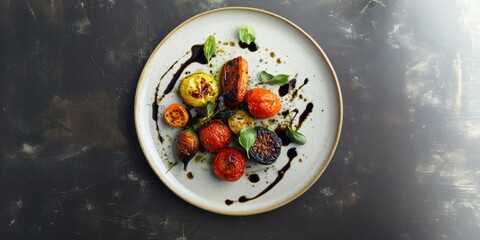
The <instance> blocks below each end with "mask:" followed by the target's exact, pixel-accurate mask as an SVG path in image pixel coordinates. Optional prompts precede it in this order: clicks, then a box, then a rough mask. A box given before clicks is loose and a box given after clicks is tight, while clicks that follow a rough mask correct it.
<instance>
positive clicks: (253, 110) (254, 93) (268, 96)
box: [245, 88, 282, 119]
mask: <svg viewBox="0 0 480 240" xmlns="http://www.w3.org/2000/svg"><path fill="white" fill-rule="evenodd" d="M245 102H247V108H248V111H249V112H250V114H252V116H254V117H255V118H259V119H265V118H271V117H273V116H275V115H276V114H277V113H278V112H280V109H281V108H282V104H281V103H280V98H279V97H278V96H277V95H276V94H275V93H273V92H271V91H269V90H267V89H264V88H254V89H252V90H250V91H249V92H248V93H247V95H246V96H245Z"/></svg>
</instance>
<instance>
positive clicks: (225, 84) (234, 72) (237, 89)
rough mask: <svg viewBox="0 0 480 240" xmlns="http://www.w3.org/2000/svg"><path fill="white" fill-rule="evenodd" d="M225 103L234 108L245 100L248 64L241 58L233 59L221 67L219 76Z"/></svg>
mask: <svg viewBox="0 0 480 240" xmlns="http://www.w3.org/2000/svg"><path fill="white" fill-rule="evenodd" d="M220 82H221V85H222V91H223V93H224V95H225V103H226V105H227V106H229V107H236V106H237V105H238V104H240V103H241V102H242V101H243V99H244V98H245V94H246V93H247V86H248V62H247V60H245V59H244V58H242V57H237V58H234V59H232V60H230V61H228V62H226V63H225V64H224V65H223V68H222V73H221V75H220Z"/></svg>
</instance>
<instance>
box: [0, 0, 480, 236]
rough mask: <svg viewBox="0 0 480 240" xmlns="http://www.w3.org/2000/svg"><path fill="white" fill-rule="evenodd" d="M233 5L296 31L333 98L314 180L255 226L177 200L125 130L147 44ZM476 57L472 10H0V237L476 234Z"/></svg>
mask: <svg viewBox="0 0 480 240" xmlns="http://www.w3.org/2000/svg"><path fill="white" fill-rule="evenodd" d="M238 5H243V6H250V7H257V8H262V9H265V10H268V11H272V12H275V13H278V14H280V15H282V16H284V17H286V18H288V19H290V20H292V21H293V22H295V23H296V24H297V25H299V26H300V27H302V28H303V29H304V30H306V31H307V32H308V33H309V34H310V35H311V36H312V37H313V38H314V39H315V40H316V41H317V42H318V43H319V44H320V45H321V46H322V48H323V49H324V50H325V52H326V54H327V55H328V57H329V59H330V60H331V62H332V64H333V66H334V68H335V69H336V72H337V75H338V77H339V81H340V85H341V88H342V92H343V100H344V127H343V131H342V136H341V141H340V144H339V147H338V150H337V152H336V154H335V156H334V158H333V160H332V162H331V164H330V166H329V167H328V168H327V170H326V172H325V173H324V175H323V176H322V177H321V178H320V179H319V181H318V182H317V183H316V184H315V185H314V186H313V187H312V188H311V189H310V190H309V191H307V192H306V193H305V194H304V195H303V196H301V197H300V198H298V199H297V200H295V201H293V202H292V203H290V204H288V205H286V206H284V207H282V208H280V209H278V210H275V211H273V212H269V213H265V214H261V215H256V216H251V217H225V216H221V215H217V214H212V213H209V212H206V211H203V210H200V209H198V208H196V207H193V206H191V205H189V204H188V203H186V202H184V201H183V200H181V199H179V198H178V197H176V196H175V195H174V194H173V193H172V192H170V191H169V190H168V188H166V187H165V186H164V185H163V184H162V182H161V181H160V180H159V179H158V178H157V177H156V176H155V174H154V173H153V171H152V170H151V168H150V167H149V165H148V163H147V161H146V160H145V158H144V156H143V153H142V151H141V149H140V146H139V144H138V140H137V136H136V132H135V126H134V122H133V100H134V97H135V89H136V85H137V81H138V78H139V75H140V73H141V71H142V68H143V66H144V64H145V62H146V61H147V58H148V57H149V55H150V53H151V52H152V51H153V49H154V48H155V47H156V45H157V44H158V43H159V42H160V41H161V40H162V39H163V38H164V37H165V36H166V35H167V34H168V33H169V32H170V31H171V30H172V29H174V28H175V27H176V26H177V25H178V24H180V23H181V22H183V21H185V20H186V19H188V18H189V17H191V16H194V15H195V14H198V13H201V12H204V11H207V10H211V9H215V8H219V7H226V6H238ZM212 24H213V23H212ZM253 27H254V26H253ZM206 31H207V33H208V26H206ZM207 33H206V34H207ZM272 41H275V39H272ZM479 62H480V3H479V2H478V1H475V0H453V1H449V0H439V1H428V0H420V1H413V0H358V1H357V0H340V1H338V0H305V1H299V0H281V1H274V0H267V1H253V0H248V1H241V2H239V1H233V0H232V1H230V0H201V1H187V0H166V1H154V0H135V1H126V0H79V1H61V0H49V1H45V0H22V1H15V0H4V1H0V238H1V239H319V238H324V239H401V240H408V239H466V240H467V239H468V240H470V239H472V240H473V239H480V190H479V187H480V157H479V156H480V81H479V78H480V67H479Z"/></svg>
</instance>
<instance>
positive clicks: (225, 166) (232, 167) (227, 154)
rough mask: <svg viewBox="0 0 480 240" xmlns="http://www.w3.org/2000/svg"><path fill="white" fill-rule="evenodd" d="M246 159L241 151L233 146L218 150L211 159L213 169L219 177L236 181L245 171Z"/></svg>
mask: <svg viewBox="0 0 480 240" xmlns="http://www.w3.org/2000/svg"><path fill="white" fill-rule="evenodd" d="M246 165H247V159H245V156H243V154H242V152H240V151H238V150H237V149H233V148H224V149H222V150H220V152H218V153H217V155H216V156H215V159H213V171H214V172H215V175H217V177H219V178H220V179H223V180H226V181H237V180H238V179H240V178H241V177H242V176H243V174H244V173H245V168H246Z"/></svg>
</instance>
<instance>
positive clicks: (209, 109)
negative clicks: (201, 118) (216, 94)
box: [207, 102, 216, 117]
mask: <svg viewBox="0 0 480 240" xmlns="http://www.w3.org/2000/svg"><path fill="white" fill-rule="evenodd" d="M215 107H216V104H215V103H212V102H208V103H207V117H210V116H212V115H213V112H214V110H215Z"/></svg>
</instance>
